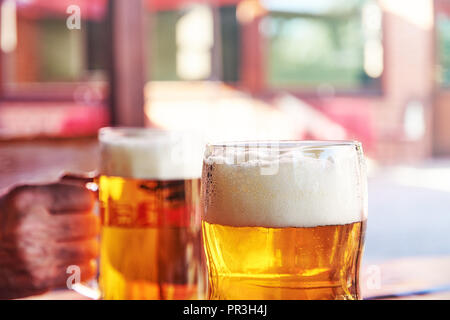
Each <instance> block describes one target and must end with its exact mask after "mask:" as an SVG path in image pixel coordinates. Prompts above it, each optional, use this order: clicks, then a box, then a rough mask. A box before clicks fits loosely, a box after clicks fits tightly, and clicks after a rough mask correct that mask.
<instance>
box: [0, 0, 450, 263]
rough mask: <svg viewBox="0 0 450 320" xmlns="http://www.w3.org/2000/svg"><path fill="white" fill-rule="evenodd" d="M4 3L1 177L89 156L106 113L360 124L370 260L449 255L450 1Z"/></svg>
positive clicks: (323, 133) (344, 134)
mask: <svg viewBox="0 0 450 320" xmlns="http://www.w3.org/2000/svg"><path fill="white" fill-rule="evenodd" d="M0 4H1V6H0V13H1V14H0V140H1V142H0V190H6V189H7V188H9V187H11V186H12V185H14V184H18V183H24V182H27V183H29V182H41V181H44V180H51V179H54V178H55V177H57V176H58V175H60V174H61V172H63V171H70V172H84V171H90V170H94V169H95V168H96V165H97V159H98V149H97V140H96V133H97V130H98V129H99V128H100V127H103V126H110V125H111V126H112V125H114V126H116V125H118V126H149V127H152V126H153V127H163V128H171V129H193V130H198V131H200V132H202V133H204V134H206V135H207V136H208V138H209V139H217V140H230V139H233V140H239V139H240V140H242V139H263V138H268V139H357V140H360V141H362V143H363V146H364V151H365V153H366V155H367V162H368V169H369V223H368V229H367V238H366V251H365V258H364V263H366V264H370V263H378V262H380V261H388V260H390V259H398V258H402V257H414V256H419V257H421V256H423V257H436V256H444V255H450V237H449V234H450V90H449V86H450V1H445V0H395V1H392V0H378V1H376V0H316V1H296V2H294V1H288V0H209V1H207V0H142V1H141V0H128V1H125V0H109V1H108V0H58V1H53V0H2V1H0Z"/></svg>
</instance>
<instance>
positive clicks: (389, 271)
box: [26, 256, 450, 300]
mask: <svg viewBox="0 0 450 320" xmlns="http://www.w3.org/2000/svg"><path fill="white" fill-rule="evenodd" d="M361 271H362V272H361V278H360V281H361V290H362V293H363V297H364V298H371V297H380V296H385V297H384V298H382V299H395V300H397V299H398V300H422V299H425V300H429V299H432V300H450V256H443V257H413V258H405V259H398V260H393V261H388V262H383V263H380V264H371V265H365V266H364V267H363V268H362V270H361ZM378 280H380V281H379V282H378ZM443 285H447V286H449V288H448V291H443V292H436V293H432V294H426V295H419V294H415V295H409V296H403V297H386V296H388V295H394V294H401V293H404V292H410V291H421V290H424V289H428V288H433V287H440V286H443ZM26 299H32V300H86V299H87V298H86V297H84V296H82V295H80V294H78V293H76V292H74V291H69V290H58V291H53V292H49V293H46V294H43V295H39V296H33V297H28V298H26Z"/></svg>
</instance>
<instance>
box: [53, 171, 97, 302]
mask: <svg viewBox="0 0 450 320" xmlns="http://www.w3.org/2000/svg"><path fill="white" fill-rule="evenodd" d="M97 177H98V174H97V173H96V172H94V171H92V172H87V173H70V172H66V173H64V174H63V175H62V176H61V178H60V181H61V182H62V183H68V184H76V185H83V186H84V187H85V188H87V189H88V190H90V191H92V192H94V193H95V195H96V198H97V203H96V205H95V206H94V208H93V211H94V213H95V214H96V215H97V216H99V215H100V212H99V206H98V184H97V183H96V182H95V179H96V178H97ZM97 265H98V263H97ZM97 278H98V271H97V277H95V278H93V279H90V280H88V281H86V282H84V283H83V282H78V283H75V284H73V285H72V286H71V288H70V289H71V290H73V291H75V292H77V293H79V294H81V295H82V296H84V297H87V298H90V299H93V300H99V299H101V292H100V288H99V285H98V280H97Z"/></svg>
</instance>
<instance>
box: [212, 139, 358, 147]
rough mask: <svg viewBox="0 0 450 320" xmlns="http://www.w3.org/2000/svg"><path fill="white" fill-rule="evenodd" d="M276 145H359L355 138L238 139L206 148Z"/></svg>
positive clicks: (216, 143)
mask: <svg viewBox="0 0 450 320" xmlns="http://www.w3.org/2000/svg"><path fill="white" fill-rule="evenodd" d="M273 145H276V146H277V147H281V148H306V149H307V148H334V147H357V148H360V147H361V145H362V144H361V142H360V141H357V140H247V141H245V140H238V141H223V142H214V143H207V144H206V147H207V148H226V147H236V148H239V147H245V148H255V149H259V148H267V147H271V146H273Z"/></svg>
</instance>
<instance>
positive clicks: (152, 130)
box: [98, 126, 195, 140]
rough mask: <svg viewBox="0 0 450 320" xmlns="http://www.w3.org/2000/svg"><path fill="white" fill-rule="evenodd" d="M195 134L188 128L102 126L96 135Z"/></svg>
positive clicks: (142, 136)
mask: <svg viewBox="0 0 450 320" xmlns="http://www.w3.org/2000/svg"><path fill="white" fill-rule="evenodd" d="M189 134H195V132H194V131H189V130H174V129H167V128H158V127H125V126H124V127H103V128H100V129H99V130H98V137H99V139H100V140H101V139H102V138H105V137H107V138H109V137H110V138H113V137H120V138H151V137H155V136H167V137H171V136H183V135H189Z"/></svg>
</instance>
